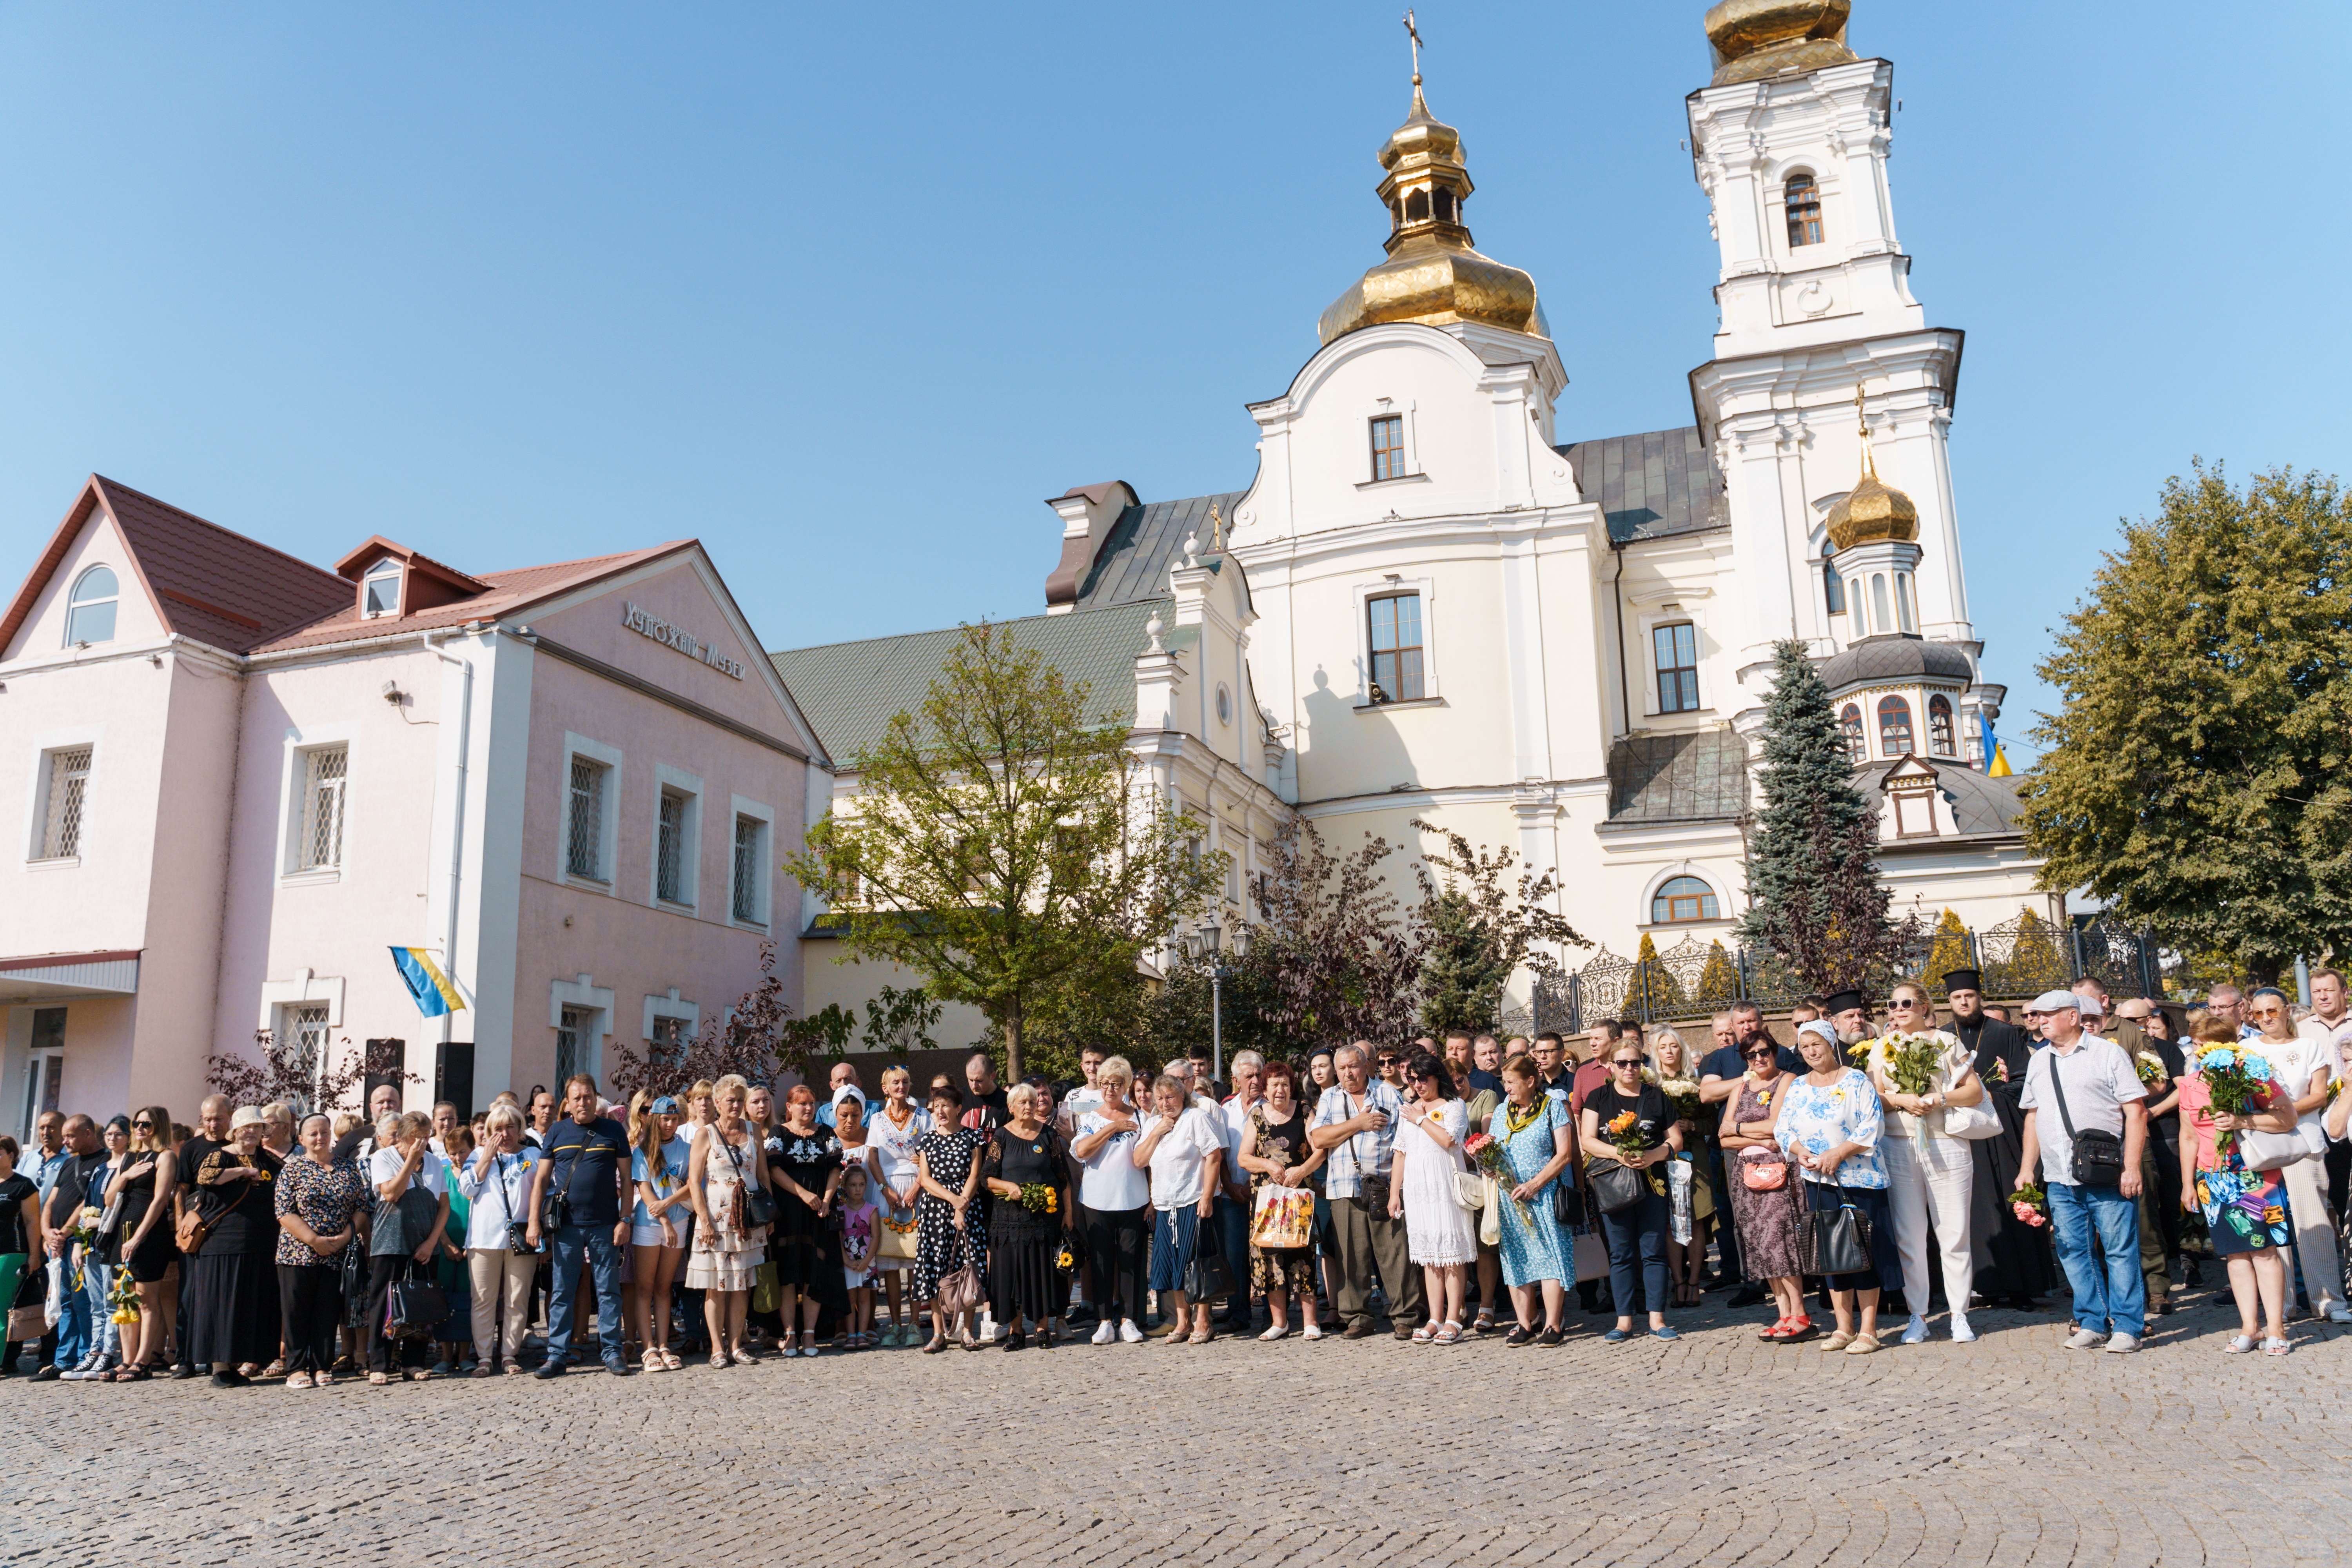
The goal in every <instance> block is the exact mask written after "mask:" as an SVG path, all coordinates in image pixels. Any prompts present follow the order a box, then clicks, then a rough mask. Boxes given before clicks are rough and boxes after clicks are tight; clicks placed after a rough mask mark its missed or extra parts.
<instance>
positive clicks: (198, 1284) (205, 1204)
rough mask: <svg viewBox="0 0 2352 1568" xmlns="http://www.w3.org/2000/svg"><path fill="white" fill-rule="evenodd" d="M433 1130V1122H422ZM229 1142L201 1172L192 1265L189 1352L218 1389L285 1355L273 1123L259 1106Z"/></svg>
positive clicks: (243, 1110)
mask: <svg viewBox="0 0 2352 1568" xmlns="http://www.w3.org/2000/svg"><path fill="white" fill-rule="evenodd" d="M417 1120H418V1121H420V1122H422V1123H424V1125H425V1127H426V1128H427V1129H428V1130H429V1129H430V1127H431V1125H432V1123H431V1121H429V1119H427V1118H425V1117H422V1116H420V1117H418V1118H417ZM228 1127H229V1132H228V1142H226V1143H223V1144H220V1145H218V1146H216V1147H215V1148H214V1149H213V1150H212V1152H209V1153H207V1154H206V1155H205V1157H204V1159H203V1160H202V1161H201V1162H199V1163H198V1164H197V1166H196V1170H195V1175H194V1184H195V1189H196V1213H197V1215H198V1217H199V1218H200V1219H202V1220H203V1222H204V1225H205V1238H204V1240H203V1241H202V1242H201V1243H199V1244H198V1246H197V1247H196V1255H195V1257H194V1258H191V1259H189V1260H188V1262H187V1264H186V1267H187V1268H190V1269H191V1271H192V1274H193V1278H192V1279H190V1281H189V1285H188V1300H189V1304H190V1305H191V1307H193V1309H194V1310H193V1311H192V1312H191V1313H190V1314H189V1316H190V1320H191V1321H190V1324H189V1329H188V1351H189V1354H190V1356H191V1358H192V1359H193V1360H194V1362H195V1363H196V1364H197V1365H199V1366H202V1365H204V1364H205V1363H211V1365H212V1369H213V1384H214V1386H215V1387H218V1388H242V1387H244V1386H245V1385H246V1384H247V1383H249V1382H250V1381H252V1375H253V1369H254V1368H256V1367H257V1366H259V1365H260V1364H261V1363H264V1362H266V1361H268V1360H269V1359H270V1358H271V1357H272V1356H274V1355H276V1354H277V1353H278V1268H277V1264H276V1262H275V1258H276V1255H277V1251H278V1188H277V1183H278V1171H279V1169H280V1168H281V1162H280V1161H279V1160H278V1156H277V1155H275V1154H273V1153H271V1152H269V1151H268V1150H267V1149H265V1148H263V1147H262V1146H261V1137H262V1134H263V1133H264V1132H267V1131H268V1121H266V1120H265V1119H264V1118H263V1117H262V1114H261V1108H260V1107H259V1106H257V1105H240V1106H238V1107H237V1108H236V1115H234V1116H232V1117H230V1118H229V1123H228Z"/></svg>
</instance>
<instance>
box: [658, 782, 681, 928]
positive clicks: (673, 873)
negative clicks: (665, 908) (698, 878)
mask: <svg viewBox="0 0 2352 1568" xmlns="http://www.w3.org/2000/svg"><path fill="white" fill-rule="evenodd" d="M654 896H655V897H656V898H657V899H659V900H662V902H664V903H666V904H682V903H684V902H686V797H685V796H684V795H671V794H670V793H669V792H667V790H665V791H664V792H663V793H662V797H661V819H660V821H659V823H658V824H656V828H655V833H654Z"/></svg>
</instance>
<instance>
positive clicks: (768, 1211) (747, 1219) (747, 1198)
mask: <svg viewBox="0 0 2352 1568" xmlns="http://www.w3.org/2000/svg"><path fill="white" fill-rule="evenodd" d="M718 1137H719V1147H720V1148H722V1149H724V1150H726V1151H727V1163H729V1164H730V1165H732V1166H734V1167H735V1182H736V1185H737V1186H738V1188H740V1190H741V1192H742V1194H743V1229H744V1231H745V1233H746V1234H749V1233H750V1232H751V1231H755V1230H758V1229H759V1228H760V1227H761V1226H770V1225H773V1224H775V1223H776V1194H773V1193H772V1192H770V1191H769V1190H768V1189H767V1188H765V1187H762V1186H756V1185H754V1184H752V1183H751V1181H750V1180H749V1179H748V1178H747V1177H745V1175H744V1174H743V1157H742V1156H741V1155H740V1154H738V1153H737V1152H735V1145H734V1144H732V1143H730V1142H727V1134H725V1133H724V1132H721V1133H719V1135H718Z"/></svg>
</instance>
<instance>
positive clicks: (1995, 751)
mask: <svg viewBox="0 0 2352 1568" xmlns="http://www.w3.org/2000/svg"><path fill="white" fill-rule="evenodd" d="M1982 722H1983V724H1984V738H1985V751H1986V752H1987V754H1989V755H1990V757H1991V759H1992V760H1991V761H1990V763H1986V764H1985V777H1987V778H1989V779H2005V778H2008V777H2010V776H2011V770H2010V766H2009V753H2008V752H2004V751H2002V750H2001V749H2000V736H1998V735H1996V734H1994V733H1993V732H1992V721H1991V720H1990V719H1987V720H1984V721H1982Z"/></svg>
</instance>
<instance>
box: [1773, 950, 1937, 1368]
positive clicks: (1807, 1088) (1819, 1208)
mask: <svg viewBox="0 0 2352 1568" xmlns="http://www.w3.org/2000/svg"><path fill="white" fill-rule="evenodd" d="M1849 999H1850V1000H1849ZM1860 1005H1862V1003H1861V994H1860V993H1858V992H1852V991H1848V992H1842V993H1840V994H1838V995H1836V996H1832V997H1831V998H1830V999H1829V1002H1828V1003H1827V1005H1826V1006H1825V1009H1824V1010H1825V1011H1826V1012H1828V1013H1829V1015H1830V1016H1832V1017H1835V1016H1839V1015H1840V1014H1842V1013H1845V1012H1849V1011H1851V1010H1852V1009H1853V1008H1857V1007H1859V1006H1860ZM1797 1050H1798V1052H1799V1054H1801V1056H1803V1058H1805V1068H1806V1071H1805V1075H1804V1076H1803V1077H1802V1078H1801V1079H1798V1080H1797V1081H1796V1082H1795V1083H1794V1084H1792V1085H1791V1086H1790V1089H1789V1091H1788V1094H1787V1097H1786V1098H1785V1099H1784V1100H1783V1101H1782V1103H1781V1106H1780V1110H1779V1111H1777V1112H1776V1113H1775V1115H1774V1120H1773V1126H1772V1136H1773V1138H1774V1140H1775V1141H1776V1142H1779V1144H1780V1152H1782V1153H1783V1154H1785V1155H1787V1156H1788V1158H1789V1159H1790V1161H1791V1162H1793V1163H1795V1164H1796V1165H1797V1167H1798V1169H1799V1173H1800V1174H1801V1176H1802V1177H1803V1180H1804V1190H1805V1206H1806V1208H1807V1209H1808V1210H1809V1211H1810V1212H1811V1213H1812V1214H1835V1213H1837V1212H1838V1211H1839V1210H1840V1209H1843V1208H1853V1209H1855V1210H1858V1211H1859V1212H1860V1214H1861V1216H1862V1221H1863V1226H1864V1229H1865V1230H1866V1231H1867V1232H1868V1239H1869V1248H1870V1267H1869V1268H1864V1269H1860V1270H1858V1271H1855V1272H1853V1273H1843V1274H1832V1275H1829V1276H1828V1277H1827V1278H1826V1279H1825V1281H1824V1282H1825V1283H1826V1284H1827V1285H1828V1286H1829V1291H1830V1305H1831V1307H1832V1310H1835V1312H1836V1313H1837V1331H1835V1332H1834V1333H1832V1334H1831V1335H1830V1337H1829V1338H1828V1339H1825V1340H1823V1341H1822V1351H1823V1352H1824V1353H1831V1352H1838V1351H1843V1352H1845V1353H1846V1354H1848V1355H1868V1354H1869V1353H1870V1352H1873V1351H1874V1350H1876V1349H1877V1348H1878V1299H1879V1296H1880V1294H1881V1292H1883V1291H1885V1290H1888V1289H1901V1288H1902V1287H1903V1285H1904V1283H1905V1280H1904V1276H1903V1265H1902V1263H1901V1260H1900V1258H1899V1256H1898V1254H1897V1252H1896V1248H1895V1216H1894V1214H1893V1213H1892V1212H1891V1211H1890V1210H1889V1208H1888V1206H1887V1202H1886V1186H1887V1182H1886V1163H1885V1160H1884V1159H1883V1158H1882V1157H1881V1156H1880V1154H1879V1146H1880V1143H1881V1141H1882V1138H1883V1135H1884V1133H1885V1115H1886V1110H1885V1104H1884V1102H1882V1101H1881V1100H1879V1098H1878V1091H1877V1090H1876V1089H1873V1088H1871V1087H1870V1079H1867V1078H1865V1077H1864V1076H1863V1075H1862V1074H1861V1073H1860V1072H1858V1071H1856V1070H1855V1069H1854V1068H1850V1067H1848V1066H1846V1065H1845V1063H1844V1061H1843V1059H1842V1052H1841V1050H1840V1048H1839V1041H1838V1031H1837V1029H1836V1027H1835V1026H1833V1025H1832V1024H1830V1023H1829V1022H1828V1021H1827V1020H1825V1019H1820V1018H1816V1019H1813V1020H1811V1021H1810V1022H1807V1023H1804V1024H1801V1025H1799V1026H1798V1027H1797ZM1920 1294H1921V1295H1922V1296H1923V1297H1924V1296H1925V1295H1926V1294H1927V1287H1926V1286H1925V1284H1924V1283H1923V1284H1922V1285H1921V1287H1920Z"/></svg>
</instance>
